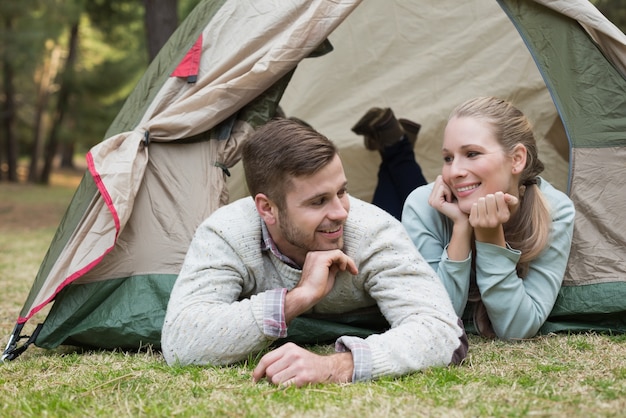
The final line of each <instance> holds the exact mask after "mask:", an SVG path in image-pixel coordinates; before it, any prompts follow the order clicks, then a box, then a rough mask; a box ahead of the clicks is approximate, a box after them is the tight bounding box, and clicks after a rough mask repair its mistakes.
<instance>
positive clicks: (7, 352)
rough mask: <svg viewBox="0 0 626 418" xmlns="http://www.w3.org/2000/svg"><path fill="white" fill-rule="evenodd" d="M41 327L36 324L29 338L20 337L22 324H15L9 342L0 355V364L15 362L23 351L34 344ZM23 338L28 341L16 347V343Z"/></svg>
mask: <svg viewBox="0 0 626 418" xmlns="http://www.w3.org/2000/svg"><path fill="white" fill-rule="evenodd" d="M42 327H43V324H38V325H37V327H36V328H35V330H34V331H33V333H32V335H30V336H29V335H20V332H22V328H24V324H15V328H13V333H12V334H11V337H10V338H9V342H8V343H7V346H6V348H5V349H4V352H3V353H2V359H0V363H4V362H5V361H11V360H15V359H16V358H18V357H19V356H20V355H21V354H22V353H23V352H24V351H26V349H27V348H28V346H29V345H31V344H32V343H34V342H35V340H36V339H37V336H38V335H39V331H41V328H42ZM24 338H28V340H27V341H26V342H25V343H24V344H23V345H22V346H21V347H18V346H17V343H18V341H19V340H21V339H24Z"/></svg>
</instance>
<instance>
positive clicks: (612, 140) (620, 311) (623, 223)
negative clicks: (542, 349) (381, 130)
mask: <svg viewBox="0 0 626 418" xmlns="http://www.w3.org/2000/svg"><path fill="white" fill-rule="evenodd" d="M508 3H509V4H504V5H503V8H504V9H505V11H506V12H507V14H509V15H510V17H511V20H512V21H513V22H515V24H516V27H517V29H518V30H519V32H520V34H521V36H522V37H523V38H524V39H525V41H526V43H527V45H528V47H529V49H530V51H531V53H532V55H533V57H534V59H535V61H536V63H537V66H538V67H539V69H540V71H541V73H542V74H543V76H544V79H545V82H546V85H547V86H548V89H549V90H550V92H551V94H552V98H553V100H554V103H555V104H556V107H557V109H558V112H559V115H560V117H561V119H562V120H563V125H564V127H565V130H566V132H567V136H568V139H569V142H570V147H571V148H570V153H571V177H570V186H569V191H570V196H571V198H572V199H573V200H574V202H575V204H576V220H575V231H574V240H573V248H572V250H571V259H570V262H569V263H568V270H567V273H566V276H565V279H564V284H563V288H562V290H561V292H560V294H559V297H558V299H557V302H556V305H555V307H554V309H553V310H552V313H551V315H550V318H549V321H547V323H546V324H545V325H544V327H543V328H542V332H554V331H566V330H610V331H620V332H623V331H626V305H625V304H624V301H625V300H626V257H625V254H624V243H625V242H626V219H625V217H624V203H625V200H624V196H625V194H624V182H623V180H622V178H621V177H622V174H623V172H624V168H625V164H624V161H626V159H625V158H626V77H625V76H624V74H623V73H621V72H620V71H619V69H618V68H617V67H615V66H614V65H612V64H611V62H610V61H608V60H607V59H606V58H605V56H604V55H603V53H602V51H601V50H600V49H599V48H598V47H597V46H596V44H595V43H594V42H593V40H592V38H591V37H590V36H588V35H587V33H585V32H584V31H581V30H580V26H579V25H578V23H577V22H576V21H574V20H572V19H569V18H567V17H565V16H562V15H559V14H557V13H555V12H553V11H551V10H546V9H545V7H539V6H537V7H529V4H528V3H527V2H522V1H518V2H508ZM572 75H576V76H575V77H573V76H572ZM598 174H600V175H598Z"/></svg>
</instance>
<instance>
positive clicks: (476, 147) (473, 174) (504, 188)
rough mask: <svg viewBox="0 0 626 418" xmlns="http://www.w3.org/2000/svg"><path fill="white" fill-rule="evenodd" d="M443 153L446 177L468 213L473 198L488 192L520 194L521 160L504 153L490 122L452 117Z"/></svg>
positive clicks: (444, 175)
mask: <svg viewBox="0 0 626 418" xmlns="http://www.w3.org/2000/svg"><path fill="white" fill-rule="evenodd" d="M442 154H443V161H444V163H443V169H442V173H441V174H442V177H443V180H444V182H445V183H446V184H447V185H448V187H450V189H451V191H452V193H453V195H454V196H455V197H456V200H457V202H458V204H459V208H460V209H461V210H462V211H463V212H465V213H468V214H469V213H470V210H471V208H472V205H473V204H474V202H476V201H477V200H478V198H480V197H484V196H486V195H487V194H493V193H495V192H499V191H500V192H504V193H509V194H512V195H514V196H518V187H517V184H518V181H519V173H521V169H520V168H519V162H517V163H516V162H515V161H514V158H513V157H512V156H508V155H506V154H505V152H504V149H503V148H502V146H501V145H500V143H499V142H498V140H497V139H496V137H495V135H494V134H493V130H492V127H491V125H490V124H489V123H488V122H486V121H484V120H480V119H476V118H471V117H454V118H452V119H451V120H450V121H449V122H448V125H447V126H446V129H445V132H444V137H443V149H442ZM524 160H525V158H524ZM524 163H525V161H524ZM521 168H523V166H521Z"/></svg>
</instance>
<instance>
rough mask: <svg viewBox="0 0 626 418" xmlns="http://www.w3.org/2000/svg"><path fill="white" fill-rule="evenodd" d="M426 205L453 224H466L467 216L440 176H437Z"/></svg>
mask: <svg viewBox="0 0 626 418" xmlns="http://www.w3.org/2000/svg"><path fill="white" fill-rule="evenodd" d="M428 204H429V205H430V206H431V207H433V208H435V209H437V210H438V211H439V212H441V213H443V214H444V215H446V216H447V217H448V218H450V219H451V220H452V221H453V222H454V223H455V224H456V223H457V222H467V219H468V216H467V214H465V213H463V212H462V211H461V208H459V204H458V203H457V201H456V198H455V197H454V194H453V193H452V190H451V189H450V187H448V185H447V184H446V183H445V182H444V181H443V177H442V176H441V175H439V176H437V178H436V179H435V184H434V185H433V191H432V192H431V193H430V196H429V197H428Z"/></svg>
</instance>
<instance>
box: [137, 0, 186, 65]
mask: <svg viewBox="0 0 626 418" xmlns="http://www.w3.org/2000/svg"><path fill="white" fill-rule="evenodd" d="M143 3H144V6H145V8H146V14H145V26H146V37H147V42H148V55H149V58H150V61H152V60H153V59H154V57H156V56H157V54H158V53H159V51H160V50H161V48H162V47H163V45H165V43H166V42H167V40H168V39H169V38H170V36H171V35H172V33H174V31H175V30H176V27H177V26H178V0H144V1H143Z"/></svg>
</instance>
